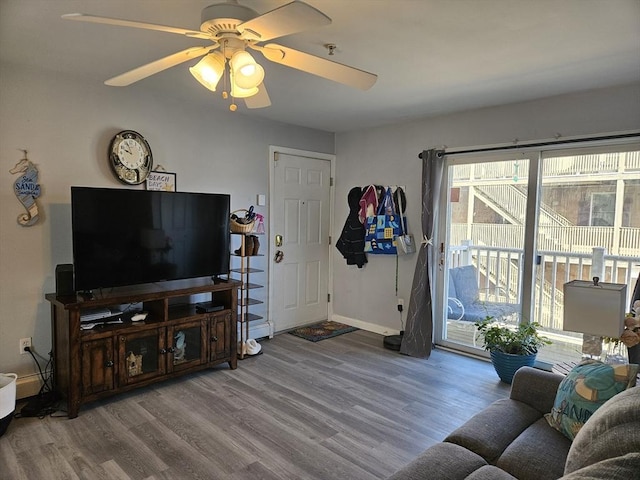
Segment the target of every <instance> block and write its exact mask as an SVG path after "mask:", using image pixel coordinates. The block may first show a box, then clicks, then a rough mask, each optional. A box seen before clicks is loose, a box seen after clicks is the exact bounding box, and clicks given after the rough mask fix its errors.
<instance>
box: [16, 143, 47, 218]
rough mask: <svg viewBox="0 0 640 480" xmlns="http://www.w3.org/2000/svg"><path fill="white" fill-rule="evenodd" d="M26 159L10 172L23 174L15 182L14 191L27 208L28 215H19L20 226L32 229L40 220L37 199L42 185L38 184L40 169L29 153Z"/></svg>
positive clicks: (25, 152)
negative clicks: (31, 159) (32, 161)
mask: <svg viewBox="0 0 640 480" xmlns="http://www.w3.org/2000/svg"><path fill="white" fill-rule="evenodd" d="M22 151H23V152H24V158H23V159H21V160H20V161H19V162H18V163H16V165H15V167H13V168H12V169H11V170H9V172H10V173H13V174H16V173H21V174H22V175H20V176H19V177H18V178H17V179H16V181H15V182H13V191H14V193H15V194H16V197H18V201H19V202H20V203H21V204H22V205H23V206H24V208H26V210H27V213H21V214H20V215H18V224H20V225H22V226H23V227H30V226H31V225H35V223H36V222H37V221H38V220H39V219H40V216H39V214H38V204H37V203H36V198H38V197H39V196H40V185H39V184H38V169H37V168H36V167H35V165H34V164H33V163H31V161H30V160H29V159H28V158H27V151H26V150H22Z"/></svg>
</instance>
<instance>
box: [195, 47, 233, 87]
mask: <svg viewBox="0 0 640 480" xmlns="http://www.w3.org/2000/svg"><path fill="white" fill-rule="evenodd" d="M224 62H225V59H224V56H223V55H222V53H220V52H213V53H210V54H208V55H206V56H205V57H204V58H203V59H202V60H200V61H199V62H198V63H197V64H195V65H194V66H193V67H189V71H190V72H191V75H193V76H194V78H195V79H196V80H198V82H200V83H201V84H202V85H203V86H204V87H206V88H208V89H209V90H211V91H212V92H215V91H216V87H217V86H218V82H219V81H220V79H221V78H222V75H223V74H224Z"/></svg>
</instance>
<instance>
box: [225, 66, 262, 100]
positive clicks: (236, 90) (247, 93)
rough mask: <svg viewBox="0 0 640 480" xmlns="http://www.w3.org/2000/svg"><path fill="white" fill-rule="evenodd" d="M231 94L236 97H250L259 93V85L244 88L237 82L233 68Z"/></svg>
mask: <svg viewBox="0 0 640 480" xmlns="http://www.w3.org/2000/svg"><path fill="white" fill-rule="evenodd" d="M230 77H231V96H232V97H234V98H248V97H252V96H254V95H255V94H257V93H258V87H252V88H243V87H241V86H240V85H238V84H237V82H236V78H235V75H234V74H233V70H231V75H230Z"/></svg>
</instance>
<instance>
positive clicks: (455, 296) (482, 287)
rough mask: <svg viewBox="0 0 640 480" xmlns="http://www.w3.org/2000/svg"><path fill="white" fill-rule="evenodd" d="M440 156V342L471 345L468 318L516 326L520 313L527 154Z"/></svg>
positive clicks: (472, 337) (468, 347) (473, 343)
mask: <svg viewBox="0 0 640 480" xmlns="http://www.w3.org/2000/svg"><path fill="white" fill-rule="evenodd" d="M446 161H447V167H446V176H447V182H448V188H447V189H446V199H444V201H445V202H446V209H445V211H446V215H445V217H446V225H443V227H444V229H445V231H446V237H445V239H444V240H443V241H442V242H441V245H440V252H441V255H442V258H441V265H442V268H441V274H442V283H443V287H444V290H445V298H446V301H445V302H443V305H442V307H443V309H444V312H443V322H441V324H440V332H439V333H440V342H441V343H443V344H445V345H449V346H454V347H455V348H460V349H463V350H472V349H474V348H477V346H478V342H477V338H476V337H477V332H476V328H475V326H474V323H475V322H477V321H481V320H483V319H485V318H487V317H492V318H494V319H496V320H499V321H500V322H504V323H512V324H516V323H517V322H518V320H519V318H520V316H521V312H522V266H523V264H524V262H523V253H524V239H525V225H526V222H527V213H526V212H527V198H528V170H529V158H527V157H526V156H525V155H523V154H521V153H517V152H514V153H511V154H508V155H500V156H498V155H493V156H489V157H474V158H469V157H467V158H455V157H451V158H447V159H446Z"/></svg>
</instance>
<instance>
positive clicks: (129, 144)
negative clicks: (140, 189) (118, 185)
mask: <svg viewBox="0 0 640 480" xmlns="http://www.w3.org/2000/svg"><path fill="white" fill-rule="evenodd" d="M109 163H110V164H111V169H112V170H113V173H115V175H116V177H117V178H118V180H120V181H121V182H123V183H127V184H129V185H139V184H140V183H142V182H144V181H145V180H146V179H147V177H148V176H149V172H150V171H151V170H152V169H153V155H152V154H151V148H150V147H149V143H147V141H146V140H145V139H144V137H143V136H142V135H140V134H139V133H138V132H134V131H133V130H123V131H122V132H120V133H118V134H116V136H115V137H113V139H112V140H111V144H110V145H109Z"/></svg>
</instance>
